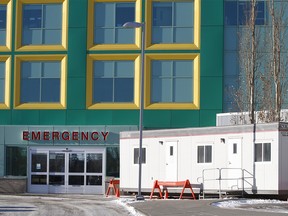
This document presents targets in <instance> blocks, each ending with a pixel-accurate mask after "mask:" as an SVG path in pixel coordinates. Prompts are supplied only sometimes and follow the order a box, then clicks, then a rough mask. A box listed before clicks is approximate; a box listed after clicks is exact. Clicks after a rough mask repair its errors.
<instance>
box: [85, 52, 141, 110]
mask: <svg viewBox="0 0 288 216" xmlns="http://www.w3.org/2000/svg"><path fill="white" fill-rule="evenodd" d="M87 70H88V71H87V107H88V108H90V109H107V108H112V109H113V108H117V109H122V108H123V109H136V108H138V107H139V95H138V94H135V92H139V91H138V90H137V85H139V56H138V55H123V54H122V55H117V54H116V55H90V56H89V57H88V68H87Z"/></svg>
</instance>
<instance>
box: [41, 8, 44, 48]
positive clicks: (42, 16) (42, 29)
mask: <svg viewBox="0 0 288 216" xmlns="http://www.w3.org/2000/svg"><path fill="white" fill-rule="evenodd" d="M43 32H44V4H42V6H41V43H42V44H43V41H44V33H43Z"/></svg>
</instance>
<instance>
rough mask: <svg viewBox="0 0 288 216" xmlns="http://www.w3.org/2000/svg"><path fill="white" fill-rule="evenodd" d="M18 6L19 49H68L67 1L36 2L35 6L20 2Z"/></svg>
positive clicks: (49, 0)
mask: <svg viewBox="0 0 288 216" xmlns="http://www.w3.org/2000/svg"><path fill="white" fill-rule="evenodd" d="M17 4H18V7H17V8H18V11H17V14H18V15H19V16H18V19H17V25H18V26H17V29H19V31H20V32H19V33H17V40H16V48H17V49H22V50H23V49H24V50H25V49H26V50H29V49H30V50H31V49H32V48H34V49H48V50H59V49H61V50H63V49H66V41H67V40H66V36H67V29H68V27H67V19H68V17H67V0H53V1H52V0H47V1H44V0H36V1H35V3H34V2H33V4H32V3H31V1H29V0H19V1H18V2H17ZM39 46H40V47H41V48H40V47H39ZM29 47H30V48H29Z"/></svg>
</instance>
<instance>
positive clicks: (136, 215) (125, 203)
mask: <svg viewBox="0 0 288 216" xmlns="http://www.w3.org/2000/svg"><path fill="white" fill-rule="evenodd" d="M112 202H116V203H117V204H118V205H121V206H123V207H124V208H125V209H127V210H128V211H129V212H130V214H131V215H133V216H144V215H143V214H141V213H140V212H138V211H136V210H135V208H134V207H132V206H130V205H129V203H134V202H144V201H136V200H135V199H134V198H120V199H117V200H113V201H112Z"/></svg>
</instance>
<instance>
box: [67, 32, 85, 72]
mask: <svg viewBox="0 0 288 216" xmlns="http://www.w3.org/2000/svg"><path fill="white" fill-rule="evenodd" d="M68 34H69V39H68V41H69V42H68V77H86V53H87V49H86V47H87V44H86V41H87V39H86V38H87V32H86V29H85V28H69V32H68Z"/></svg>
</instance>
